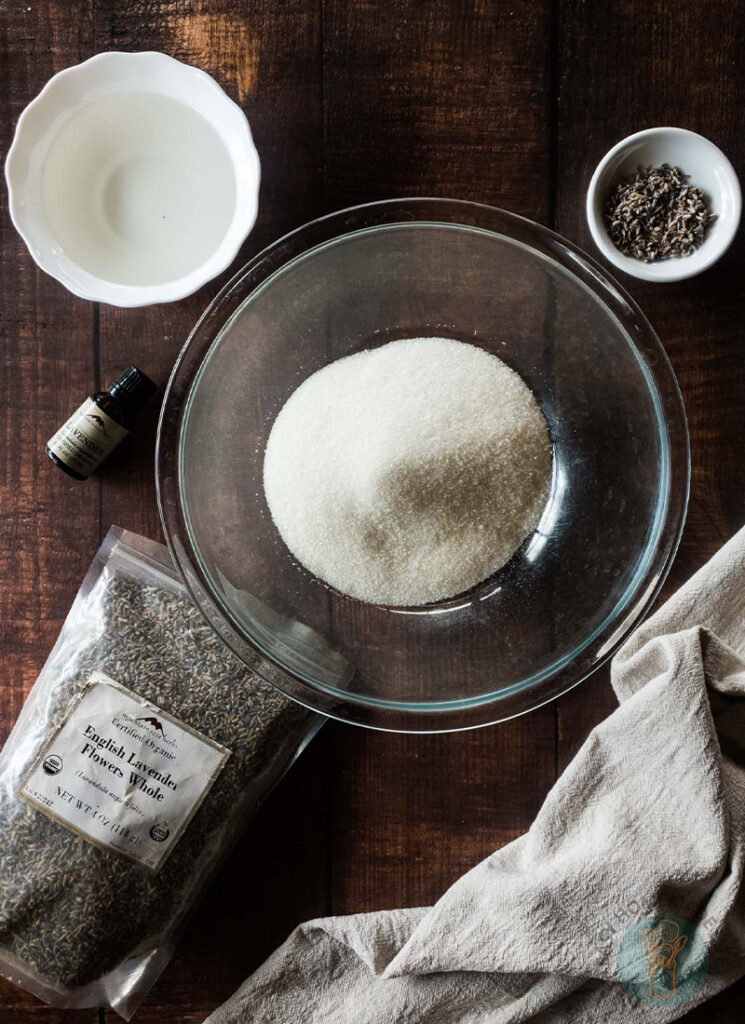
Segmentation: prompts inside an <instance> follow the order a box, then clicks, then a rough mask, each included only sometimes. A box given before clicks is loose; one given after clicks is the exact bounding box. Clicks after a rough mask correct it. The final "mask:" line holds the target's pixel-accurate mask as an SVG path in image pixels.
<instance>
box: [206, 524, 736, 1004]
mask: <svg viewBox="0 0 745 1024" xmlns="http://www.w3.org/2000/svg"><path fill="white" fill-rule="evenodd" d="M612 680H613V686H614V688H615V691H616V693H617V696H618V699H619V701H620V706H619V707H618V709H617V710H616V711H615V712H614V713H613V714H612V715H611V716H610V717H609V718H608V719H606V720H605V721H604V722H602V723H601V724H600V725H598V726H597V728H595V729H594V730H593V731H592V733H591V734H590V736H589V737H588V739H587V741H586V742H585V744H584V746H583V747H582V749H581V750H580V751H579V753H578V754H577V756H576V757H575V759H574V761H573V762H572V763H571V765H570V766H569V767H568V768H567V769H566V771H565V772H564V774H563V775H562V776H561V778H559V780H558V781H557V783H556V784H555V786H554V787H553V789H552V790H551V792H550V793H549V794H548V797H547V798H546V801H545V803H544V805H543V807H542V808H541V811H540V812H539V814H538V816H537V818H536V820H535V822H534V823H533V825H532V827H531V829H530V831H529V832H528V833H527V834H526V835H524V836H521V837H520V838H519V839H517V840H515V841H514V842H512V843H510V844H509V845H508V846H506V847H504V848H502V849H501V850H498V851H497V852H496V853H494V854H492V856H491V857H488V858H487V859H486V860H485V861H482V863H480V864H478V865H477V866H476V867H475V868H473V869H472V870H471V871H470V872H469V873H468V874H466V875H465V876H463V877H462V878H461V879H459V881H457V882H456V883H455V885H453V886H452V888H450V889H449V890H448V891H447V892H446V893H445V894H444V896H442V898H441V899H440V900H439V902H438V903H436V904H435V906H434V907H431V908H428V909H427V908H424V909H411V910H392V911H381V912H379V913H372V914H359V915H355V916H351V917H332V918H326V919H321V920H317V921H310V922H308V923H306V924H303V925H301V926H300V927H299V928H297V929H296V930H295V931H294V932H293V933H292V934H291V935H290V937H289V938H288V940H287V941H286V942H285V944H284V945H283V946H282V947H280V949H278V950H277V951H276V952H275V953H274V954H273V955H272V956H270V957H269V959H268V960H267V961H266V962H265V963H264V964H263V966H262V967H260V968H259V969H258V970H257V971H256V972H255V973H254V974H253V975H252V976H251V977H250V978H248V980H247V981H246V982H245V983H244V985H243V986H242V987H241V988H240V989H239V990H238V991H237V992H236V993H235V995H234V996H233V997H232V998H231V999H230V1000H228V1002H227V1003H225V1004H224V1005H223V1006H222V1007H221V1008H220V1009H218V1010H217V1011H216V1012H215V1013H214V1014H213V1015H212V1016H211V1017H210V1018H209V1024H239V1022H240V1024H269V1022H271V1024H280V1022H282V1024H299V1022H303V1024H311V1022H312V1024H315V1022H318V1024H321V1022H323V1024H350V1022H354V1024H420V1022H426V1024H455V1022H458V1024H486V1022H488V1024H507V1022H513V1021H525V1020H530V1021H532V1022H540V1024H548V1022H552V1024H558V1022H567V1024H568V1022H570V1021H571V1022H572V1024H577V1022H581V1024H596V1022H598V1021H611V1022H613V1024H626V1022H629V1024H631V1022H633V1024H639V1022H646V1021H650V1022H655V1024H660V1022H664V1021H669V1020H674V1019H675V1018H676V1017H679V1016H681V1015H683V1014H684V1013H685V1012H687V1011H688V1010H690V1009H691V1008H692V1007H693V1006H695V1005H696V1004H697V1003H699V1002H701V1001H703V1000H704V999H706V998H708V997H710V996H711V995H713V994H714V993H715V992H717V991H719V990H720V989H722V988H724V987H725V986H727V985H729V984H730V983H731V982H733V981H734V980H735V979H736V978H738V977H739V976H740V975H742V974H743V973H745V897H743V891H742V886H743V848H744V846H745V701H743V699H742V698H743V696H745V529H744V530H742V531H741V532H740V533H739V534H738V535H737V536H735V537H734V538H733V539H732V540H731V541H730V542H729V543H728V544H727V545H726V546H725V547H724V548H723V549H722V550H721V551H720V552H719V553H718V554H717V555H716V556H715V557H714V558H713V559H712V561H711V562H710V563H709V564H708V565H706V566H704V568H703V569H701V570H700V572H698V573H697V574H696V575H695V576H694V577H693V578H692V579H691V580H690V581H689V582H688V583H687V584H686V585H685V586H684V587H683V588H682V590H680V591H679V592H678V593H677V594H676V595H675V596H674V597H673V598H672V599H671V600H670V601H668V602H667V604H665V605H664V606H663V607H662V608H661V609H660V610H659V611H658V612H657V613H656V614H655V615H654V616H653V617H652V618H650V619H649V620H648V621H647V622H646V623H645V624H644V625H643V626H642V627H641V628H640V629H638V630H637V632H636V633H635V634H634V635H633V636H632V638H631V640H630V641H628V642H627V643H626V645H625V646H624V647H623V648H622V649H621V651H620V652H619V653H618V654H617V655H616V657H615V659H614V661H613V666H612ZM502 728H507V729H508V728H509V725H505V726H502ZM499 798H500V792H499V786H498V785H497V784H495V788H494V799H495V800H499ZM649 915H657V916H662V917H665V916H666V915H674V916H677V917H678V918H682V919H684V920H685V921H686V922H690V923H691V924H692V925H694V926H695V929H696V930H697V932H698V935H699V936H701V937H702V938H703V940H704V942H705V944H706V947H708V955H709V966H708V974H707V975H706V978H705V981H704V982H703V985H702V986H701V987H700V988H699V989H698V991H696V992H695V993H693V994H692V995H691V997H690V998H686V999H685V1000H683V1001H682V1002H681V1001H680V1000H678V999H676V998H669V999H664V1000H662V999H660V1000H656V1001H650V1002H651V1003H652V1004H651V1005H648V1004H647V1002H645V1001H644V1000H641V1001H639V999H638V998H637V997H635V996H634V995H631V994H629V993H628V992H627V991H626V990H625V988H624V987H623V985H622V984H621V983H620V981H619V973H618V969H617V963H616V953H617V950H618V948H619V944H620V942H621V940H622V938H623V936H624V934H625V933H626V932H627V931H628V929H629V928H630V927H632V926H635V925H636V923H637V922H639V921H640V920H641V919H643V918H645V917H647V916H649ZM639 958H640V961H641V962H642V967H641V970H642V975H643V971H644V970H645V969H646V967H645V966H644V965H645V963H646V961H644V949H643V947H641V944H640V951H639ZM699 962H700V961H699ZM693 963H694V961H692V964H693ZM637 966H638V965H637ZM690 969H691V970H693V967H692V966H691V967H690ZM677 970H678V978H677V982H678V985H679V987H680V988H681V991H682V985H683V983H684V981H685V972H686V968H685V965H681V963H680V962H678V964H677Z"/></svg>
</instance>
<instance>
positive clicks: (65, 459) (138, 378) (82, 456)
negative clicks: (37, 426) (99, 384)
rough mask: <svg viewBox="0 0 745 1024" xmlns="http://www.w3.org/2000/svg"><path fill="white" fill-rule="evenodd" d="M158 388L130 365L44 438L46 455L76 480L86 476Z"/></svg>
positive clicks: (126, 432)
mask: <svg viewBox="0 0 745 1024" xmlns="http://www.w3.org/2000/svg"><path fill="white" fill-rule="evenodd" d="M157 390H158V388H157V385H155V384H154V383H153V382H152V381H151V380H150V378H149V377H146V376H145V374H144V373H143V372H142V370H138V369H137V367H136V366H130V367H129V369H128V370H125V371H124V373H123V374H122V375H121V376H120V377H118V378H117V379H116V380H115V381H114V383H113V384H111V385H110V386H109V387H108V388H107V389H106V390H105V391H97V392H96V393H95V394H93V395H91V396H90V398H87V399H86V400H85V401H84V402H83V404H82V405H81V406H80V408H79V409H78V410H77V411H76V412H74V413H73V414H72V416H71V417H70V419H69V420H68V421H67V423H64V424H63V425H62V426H61V427H60V428H59V430H58V431H57V433H56V434H55V435H54V437H52V438H51V439H50V440H49V441H48V442H47V447H46V452H47V455H48V456H49V458H50V459H51V460H52V462H53V463H54V464H55V466H58V467H59V468H60V469H61V470H63V471H64V472H65V473H68V474H69V475H70V476H72V477H75V479H76V480H85V479H87V478H88V477H89V476H90V475H91V473H95V471H96V470H97V469H98V467H99V466H100V465H101V463H102V462H103V461H104V459H106V458H108V456H109V455H110V454H111V453H112V452H113V450H114V449H115V448H116V446H117V445H118V444H119V443H120V442H121V441H123V440H124V438H125V437H126V436H127V434H128V433H129V432H130V430H131V429H132V427H133V426H134V421H135V417H136V416H137V414H138V413H139V412H140V411H141V410H142V409H143V408H144V407H145V406H146V405H147V403H148V402H149V401H150V399H151V398H152V397H153V395H154V394H155V392H156V391H157Z"/></svg>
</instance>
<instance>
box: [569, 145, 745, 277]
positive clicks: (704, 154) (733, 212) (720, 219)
mask: <svg viewBox="0 0 745 1024" xmlns="http://www.w3.org/2000/svg"><path fill="white" fill-rule="evenodd" d="M661 164H671V165H673V166H676V167H679V168H680V169H681V171H682V172H683V173H684V174H685V175H686V176H687V180H688V181H689V182H690V184H692V185H698V186H700V187H701V188H702V189H703V190H704V192H705V193H706V196H707V198H708V200H709V204H710V206H711V211H712V213H714V214H716V220H715V221H714V222H713V223H712V224H711V225H710V227H709V229H708V231H707V232H706V238H705V239H704V241H703V243H702V244H701V246H700V247H699V248H698V249H697V250H696V251H695V252H694V253H693V254H692V255H691V256H682V257H679V258H676V259H668V260H661V261H660V262H659V263H644V262H643V261H642V260H637V259H633V258H632V257H630V256H624V255H623V254H622V253H621V251H620V250H619V249H617V248H616V247H615V245H614V244H613V242H612V241H611V240H610V236H609V235H608V231H607V229H606V225H605V218H604V213H605V204H606V201H607V198H608V194H609V192H610V190H611V188H612V187H613V186H614V185H615V184H616V183H617V182H619V181H620V180H622V179H624V178H628V177H632V176H633V175H634V173H635V172H636V171H637V169H638V168H639V167H659V166H660V165H661ZM741 208H742V196H741V192H740V183H739V181H738V179H737V175H736V174H735V170H734V168H733V166H732V164H731V163H730V162H729V160H728V159H727V157H726V156H725V155H724V153H722V151H721V150H720V149H719V148H718V147H717V146H715V145H714V143H713V142H709V140H708V139H705V138H704V137H703V136H702V135H697V134H696V133H695V132H689V131H687V130H686V129H684V128H647V129H646V130H645V131H642V132H637V133H636V134H635V135H629V136H628V138H626V139H622V140H621V142H619V143H617V144H616V145H615V146H614V147H613V148H612V149H611V150H609V151H608V152H607V153H606V154H605V156H604V157H603V159H602V160H601V161H600V163H599V164H598V166H597V168H596V170H595V173H594V174H593V176H592V179H591V181H590V186H589V188H588V190H587V223H588V224H589V227H590V232H591V233H592V237H593V239H594V241H595V244H596V245H597V247H598V249H600V251H601V252H602V254H603V256H605V258H606V259H607V260H608V261H609V262H610V263H612V264H613V266H614V267H617V268H618V269H619V270H623V271H624V272H625V273H627V274H631V275H632V276H633V277H638V278H641V279H642V280H644V281H682V280H684V279H685V278H687V277H693V276H694V275H695V274H700V273H701V272H702V271H703V270H706V269H707V267H710V266H711V265H712V263H716V261H717V260H718V259H719V258H720V256H722V255H723V254H724V253H725V252H726V250H727V249H728V248H729V246H730V245H731V243H732V240H733V238H734V237H735V234H736V232H737V227H738V224H739V223H740V212H741Z"/></svg>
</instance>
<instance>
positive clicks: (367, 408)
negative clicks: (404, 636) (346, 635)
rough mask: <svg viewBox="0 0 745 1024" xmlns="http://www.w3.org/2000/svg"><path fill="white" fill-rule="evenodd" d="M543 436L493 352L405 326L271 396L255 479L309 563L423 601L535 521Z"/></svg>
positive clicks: (466, 578) (373, 596)
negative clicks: (394, 336)
mask: <svg viewBox="0 0 745 1024" xmlns="http://www.w3.org/2000/svg"><path fill="white" fill-rule="evenodd" d="M550 478H551V444H550V441H549V436H548V431H547V428H546V422H545V420H544V418H543V415H542V413H541V411H540V409H539V408H538V404H537V402H536V400H535V398H534V397H533V394H532V392H531V391H530V389H529V388H528V387H527V386H526V385H525V384H524V383H523V381H522V380H521V379H520V377H519V376H518V375H517V374H516V373H515V372H514V371H513V370H511V369H510V368H509V367H508V366H506V365H505V364H504V363H503V362H502V361H501V360H500V359H498V358H497V357H496V356H492V355H490V354H489V353H488V352H484V351H483V350H482V349H479V348H476V347H475V346H474V345H468V344H465V343H463V342H460V341H453V340H452V339H450V338H411V339H406V340H404V341H393V342H390V343H389V344H387V345H383V346H382V347H381V348H376V349H372V350H370V351H366V352H360V353H358V354H357V355H353V356H347V357H346V358H344V359H339V360H337V362H334V363H331V364H330V365H329V366H326V367H324V368H323V369H322V370H319V371H318V372H317V373H314V374H313V375H312V376H311V377H309V378H308V379H307V380H306V381H304V382H303V384H301V386H300V387H299V388H298V389H297V391H295V392H294V394H292V395H291V396H290V398H289V399H288V401H287V402H286V403H285V405H284V406H283V408H282V409H281V410H280V413H279V415H278V416H277V419H276V421H275V423H274V426H273V427H272V430H271V433H270V435H269V441H268V443H267V446H266V455H265V458H264V491H265V494H266V500H267V503H268V505H269V510H270V512H271V514H272V518H273V520H274V522H275V524H276V526H277V529H278V530H279V532H280V534H281V536H282V538H283V540H284V542H285V544H286V545H287V547H288V548H289V549H290V551H291V552H292V553H293V554H294V555H295V557H296V558H297V559H298V561H300V562H301V563H302V564H303V565H304V566H305V567H306V568H307V569H309V570H310V572H312V573H313V574H314V575H315V576H318V577H320V579H322V580H325V581H326V582H327V583H329V584H330V585H331V586H332V587H335V588H336V589H337V590H340V591H342V593H344V594H348V595H350V596H351V597H356V598H359V599H360V600H361V601H369V602H372V603H375V604H390V605H420V604H426V603H428V602H431V601H438V600H442V599H444V598H447V597H452V596H454V595H456V594H460V593H462V592H463V591H465V590H468V589H470V588H471V587H473V586H475V585H476V584H477V583H479V582H481V581H482V580H484V579H486V578H487V577H488V576H491V575H492V573H494V572H496V570H497V569H499V568H501V567H502V566H503V565H504V564H505V562H507V561H508V560H509V558H510V557H511V556H512V555H513V554H514V552H515V551H516V550H517V548H518V547H519V546H520V544H521V543H522V541H523V540H524V539H525V538H526V537H527V536H528V534H529V533H531V532H532V531H533V529H534V528H535V527H536V525H537V524H538V520H539V519H540V516H541V513H542V511H543V508H544V506H545V504H546V500H547V498H548V493H549V483H550Z"/></svg>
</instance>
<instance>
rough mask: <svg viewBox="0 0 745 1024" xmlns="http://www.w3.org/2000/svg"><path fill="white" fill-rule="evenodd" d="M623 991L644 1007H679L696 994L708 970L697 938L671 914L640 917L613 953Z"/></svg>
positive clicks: (702, 945) (705, 952)
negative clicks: (616, 951)
mask: <svg viewBox="0 0 745 1024" xmlns="http://www.w3.org/2000/svg"><path fill="white" fill-rule="evenodd" d="M616 968H617V970H618V977H619V980H620V981H621V984H622V985H623V987H624V988H625V989H626V991H627V992H628V993H629V994H630V995H632V996H633V997H634V998H635V999H637V1000H638V1001H639V1002H640V1003H644V1004H645V1005H647V1006H666V1007H669V1006H682V1005H684V1004H685V1003H686V1002H688V1001H689V1000H690V999H692V998H693V996H694V995H695V994H696V993H697V992H698V990H699V989H700V988H701V986H702V985H703V983H704V980H705V978H706V975H707V973H708V970H709V953H708V950H707V948H706V943H705V942H704V940H703V938H702V937H701V935H700V934H699V933H698V931H697V930H696V929H695V928H694V927H693V925H692V924H689V923H688V922H687V921H684V920H683V918H681V917H675V916H674V915H673V914H667V915H666V916H665V917H662V916H653V917H645V918H642V920H641V921H637V922H635V923H634V924H632V925H631V927H630V928H628V929H627V930H626V932H625V933H624V936H623V938H622V939H621V943H620V945H619V947H618V953H617V954H616Z"/></svg>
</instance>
